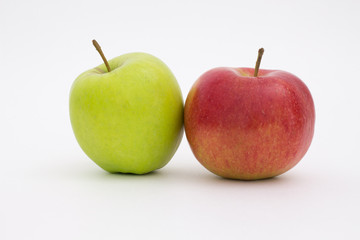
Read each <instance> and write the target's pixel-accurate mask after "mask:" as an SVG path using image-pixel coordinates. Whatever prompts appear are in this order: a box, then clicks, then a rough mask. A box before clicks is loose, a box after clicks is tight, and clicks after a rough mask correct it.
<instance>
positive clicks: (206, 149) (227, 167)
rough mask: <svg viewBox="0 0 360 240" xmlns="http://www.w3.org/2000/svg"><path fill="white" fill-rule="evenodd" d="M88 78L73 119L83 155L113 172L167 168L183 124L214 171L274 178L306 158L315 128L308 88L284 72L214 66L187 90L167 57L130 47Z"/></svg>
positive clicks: (73, 103)
mask: <svg viewBox="0 0 360 240" xmlns="http://www.w3.org/2000/svg"><path fill="white" fill-rule="evenodd" d="M93 43H94V45H95V47H96V49H97V50H98V51H99V53H100V55H101V57H102V58H103V60H104V64H102V65H100V66H98V67H96V68H94V69H91V70H89V71H86V72H84V73H83V74H81V75H80V76H79V77H78V78H77V79H76V80H75V82H74V83H73V86H72V88H71V92H70V119H71V124H72V127H73V131H74V133H75V136H76V139H77V141H78V143H79V145H80V146H81V148H82V149H83V150H84V152H85V153H86V154H87V155H88V156H89V157H90V158H91V159H92V160H93V161H94V162H95V163H96V164H98V165H99V166H100V167H101V168H103V169H104V170H106V171H108V172H122V173H135V174H144V173H148V172H151V171H153V170H156V169H159V168H161V167H163V166H165V165H166V164H167V163H168V162H169V161H170V159H171V158H172V156H173V155H174V153H175V151H176V150H177V148H178V146H179V144H180V142H181V139H182V136H183V123H184V125H185V132H186V136H187V139H188V141H189V144H190V147H191V149H192V151H193V153H194V155H195V157H196V158H197V159H198V161H199V162H200V163H201V164H202V165H203V166H204V167H205V168H207V169H208V170H209V171H211V172H213V173H215V174H217V175H219V176H222V177H225V178H234V179H245V180H252V179H261V178H269V177H273V176H276V175H279V174H281V173H284V172H286V171H287V170H289V169H290V168H292V167H293V166H294V165H296V163H298V162H299V161H300V160H301V158H302V157H303V156H304V154H305V153H306V151H307V149H308V148H309V146H310V143H311V140H312V136H313V133H314V120H315V112H314V103H313V100H312V97H311V94H310V92H309V90H308V88H307V87H306V86H305V84H304V83H303V82H302V81H301V80H300V79H299V78H297V77H296V76H294V75H292V74H290V73H287V72H284V71H270V70H261V69H259V65H260V60H261V56H262V53H263V49H261V50H259V56H258V61H257V64H256V67H255V69H250V68H224V67H223V68H215V69H212V70H210V71H208V72H206V73H205V74H203V75H202V76H201V77H200V78H199V79H198V80H197V81H196V82H195V84H194V85H193V87H192V89H191V90H190V92H189V94H188V97H187V99H186V103H185V109H184V107H183V100H182V95H181V90H180V87H179V85H178V83H177V81H176V79H175V77H174V76H173V74H172V73H171V71H170V70H169V69H168V67H167V66H166V65H165V64H164V63H163V62H162V61H160V60H159V59H157V58H155V57H154V56H151V55H149V54H145V53H130V54H125V55H123V56H120V57H117V58H114V59H112V60H110V61H109V62H107V60H106V58H105V57H104V55H103V53H102V51H101V49H100V46H99V45H98V44H97V43H96V41H95V40H94V41H93Z"/></svg>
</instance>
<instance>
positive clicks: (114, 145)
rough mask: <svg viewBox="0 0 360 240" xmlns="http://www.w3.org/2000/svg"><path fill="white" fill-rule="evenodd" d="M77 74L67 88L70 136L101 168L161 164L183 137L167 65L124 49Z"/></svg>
mask: <svg viewBox="0 0 360 240" xmlns="http://www.w3.org/2000/svg"><path fill="white" fill-rule="evenodd" d="M108 62H109V65H110V67H111V69H112V71H110V72H108V71H107V70H106V67H105V64H102V65H100V66H98V67H96V68H93V69H91V70H88V71H86V72H84V73H83V74H81V75H80V76H79V77H78V78H77V79H76V80H75V81H74V83H73V85H72V88H71V91H70V101H69V108H70V120H71V124H72V128H73V131H74V134H75V137H76V139H77V141H78V143H79V145H80V147H81V148H82V149H83V151H84V152H85V153H86V154H87V156H88V157H89V158H90V159H92V160H93V161H94V162H95V163H96V164H97V165H99V166H100V167H101V168H103V169H104V170H106V171H108V172H111V173H115V172H121V173H134V174H144V173H148V172H151V171H153V170H156V169H159V168H161V167H163V166H165V165H166V164H167V163H168V162H169V161H170V159H171V158H172V156H173V155H174V153H175V152H176V150H177V148H178V146H179V144H180V142H181V139H182V136H183V98H182V94H181V90H180V87H179V85H178V83H177V81H176V79H175V77H174V75H173V74H172V73H171V71H170V70H169V68H168V67H167V66H166V65H165V64H164V63H163V62H162V61H161V60H159V59H158V58H156V57H154V56H152V55H150V54H146V53H129V54H124V55H122V56H119V57H117V58H114V59H112V60H110V61H108Z"/></svg>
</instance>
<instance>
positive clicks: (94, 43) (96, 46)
mask: <svg viewBox="0 0 360 240" xmlns="http://www.w3.org/2000/svg"><path fill="white" fill-rule="evenodd" d="M92 43H93V45H94V47H95V48H96V50H97V51H98V52H99V54H100V56H101V58H102V60H103V61H104V63H105V66H106V68H107V70H108V72H110V71H111V68H110V65H109V63H108V61H107V60H106V57H105V55H104V53H103V51H102V50H101V47H100V45H99V43H98V42H97V41H96V40H95V39H94V40H92Z"/></svg>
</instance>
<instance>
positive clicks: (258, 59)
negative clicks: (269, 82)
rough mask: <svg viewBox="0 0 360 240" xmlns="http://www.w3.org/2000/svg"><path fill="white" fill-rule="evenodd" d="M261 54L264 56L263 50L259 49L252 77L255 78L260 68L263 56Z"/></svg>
mask: <svg viewBox="0 0 360 240" xmlns="http://www.w3.org/2000/svg"><path fill="white" fill-rule="evenodd" d="M263 54H264V49H263V48H260V49H259V51H258V57H257V60H256V65H255V72H254V77H257V76H258V73H259V68H260V63H261V58H262V55H263Z"/></svg>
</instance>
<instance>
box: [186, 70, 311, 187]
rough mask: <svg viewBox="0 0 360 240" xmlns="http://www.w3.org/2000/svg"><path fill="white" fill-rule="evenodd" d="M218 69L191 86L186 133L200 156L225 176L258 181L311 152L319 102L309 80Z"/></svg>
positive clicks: (282, 74) (276, 73) (278, 73)
mask: <svg viewBox="0 0 360 240" xmlns="http://www.w3.org/2000/svg"><path fill="white" fill-rule="evenodd" d="M253 76H254V69H251V68H226V67H222V68H214V69H212V70H210V71H208V72H206V73H204V74H203V75H202V76H201V77H200V78H199V79H198V80H197V81H196V82H195V83H194V85H193V87H192V88H191V90H190V92H189V94H188V96H187V99H186V102H185V110H184V124H185V133H186V137H187V139H188V142H189V144H190V147H191V149H192V151H193V153H194V155H195V157H196V158H197V160H198V161H199V162H200V163H201V164H202V165H203V166H204V167H205V168H207V169H208V170H209V171H211V172H213V173H214V174H216V175H219V176H221V177H224V178H231V179H242V180H256V179H263V178H270V177H274V176H277V175H279V174H282V173H284V172H286V171H288V170H289V169H291V168H292V167H294V166H295V165H296V164H297V163H298V162H299V161H300V160H301V159H302V157H303V156H304V155H305V153H306V152H307V150H308V148H309V146H310V143H311V141H312V138H313V135H314V124H315V110H314V102H313V99H312V96H311V94H310V91H309V89H308V88H307V87H306V85H305V84H304V83H303V82H302V81H301V80H300V79H299V78H297V77H296V76H294V75H292V74H290V73H288V72H285V71H279V70H262V69H260V70H259V73H258V76H257V77H253Z"/></svg>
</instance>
